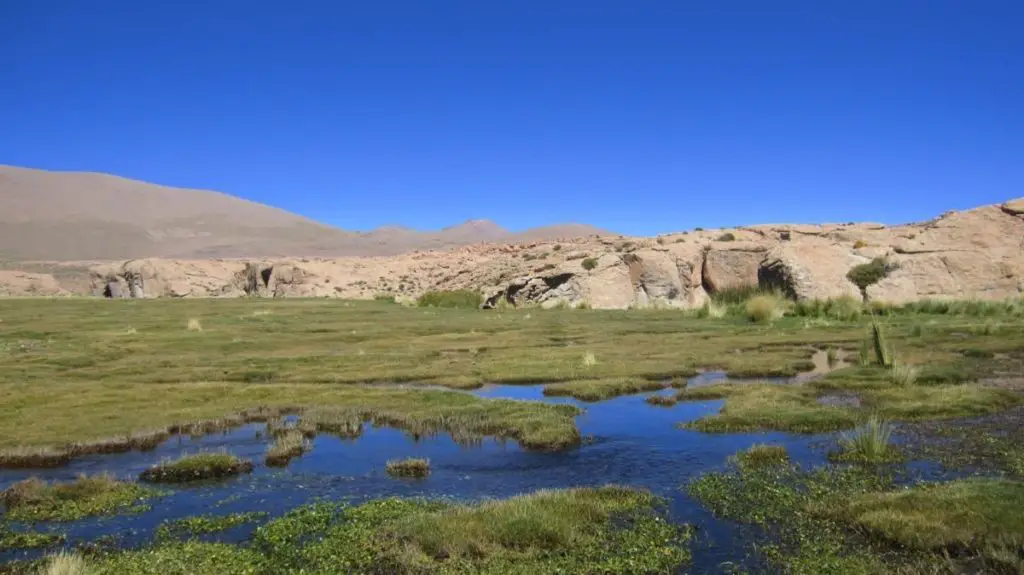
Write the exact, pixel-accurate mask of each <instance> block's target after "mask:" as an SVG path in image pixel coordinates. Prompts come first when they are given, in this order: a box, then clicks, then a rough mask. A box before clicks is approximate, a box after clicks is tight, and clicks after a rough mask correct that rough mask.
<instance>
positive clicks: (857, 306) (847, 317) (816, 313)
mask: <svg viewBox="0 0 1024 575" xmlns="http://www.w3.org/2000/svg"><path fill="white" fill-rule="evenodd" d="M863 311H864V304H863V302H861V301H858V300H857V298H853V297H848V296H847V297H838V298H831V299H825V300H820V299H816V300H801V301H798V302H796V304H795V305H794V306H793V312H792V313H793V315H795V316H797V317H813V318H828V319H834V320H838V321H856V320H857V319H858V318H860V316H861V314H862V313H863Z"/></svg>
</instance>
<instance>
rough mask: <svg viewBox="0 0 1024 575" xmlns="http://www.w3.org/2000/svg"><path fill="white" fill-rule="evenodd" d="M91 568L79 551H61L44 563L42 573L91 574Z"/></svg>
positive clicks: (56, 574) (55, 574)
mask: <svg viewBox="0 0 1024 575" xmlns="http://www.w3.org/2000/svg"><path fill="white" fill-rule="evenodd" d="M89 574H90V570H89V567H88V564H87V563H86V562H85V559H83V558H82V556H81V555H79V554H77V553H72V552H70V551H61V552H59V553H56V554H54V555H51V556H49V557H48V558H47V559H46V562H45V563H44V565H43V568H42V571H40V575H89Z"/></svg>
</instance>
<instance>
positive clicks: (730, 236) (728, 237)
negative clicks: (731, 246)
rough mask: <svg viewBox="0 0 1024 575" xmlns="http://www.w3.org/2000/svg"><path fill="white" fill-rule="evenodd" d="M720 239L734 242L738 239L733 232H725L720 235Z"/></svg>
mask: <svg viewBox="0 0 1024 575" xmlns="http://www.w3.org/2000/svg"><path fill="white" fill-rule="evenodd" d="M718 241H720V242H734V241H736V235H735V234H733V233H732V232H725V233H724V234H722V235H720V236H718Z"/></svg>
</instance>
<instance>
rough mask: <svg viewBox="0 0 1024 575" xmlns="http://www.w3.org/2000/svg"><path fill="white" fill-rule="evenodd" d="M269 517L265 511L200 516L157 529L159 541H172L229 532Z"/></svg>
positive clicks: (167, 523) (166, 523)
mask: <svg viewBox="0 0 1024 575" xmlns="http://www.w3.org/2000/svg"><path fill="white" fill-rule="evenodd" d="M266 517H267V513H266V512H263V511H252V512H249V513H232V514H230V515H198V516H195V517H186V518H184V519H177V520H174V521H167V522H164V523H163V524H161V525H160V526H159V527H157V529H156V538H157V539H171V538H177V537H182V536H194V535H202V534H205V533H216V532H218V531H227V530H228V529H233V528H235V527H238V526H239V525H245V524H246V523H252V522H254V521H259V520H261V519H264V518H266Z"/></svg>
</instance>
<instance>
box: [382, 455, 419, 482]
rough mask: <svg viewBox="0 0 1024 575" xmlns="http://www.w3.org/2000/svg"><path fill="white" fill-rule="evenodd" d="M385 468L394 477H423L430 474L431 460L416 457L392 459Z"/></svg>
mask: <svg viewBox="0 0 1024 575" xmlns="http://www.w3.org/2000/svg"><path fill="white" fill-rule="evenodd" d="M384 470H385V471H387V474H388V475H390V476H392V477H412V478H423V477H426V476H428V475H430V460H429V459H421V458H415V457H409V458H407V459H391V460H389V461H388V462H387V464H386V465H385V466H384Z"/></svg>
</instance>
